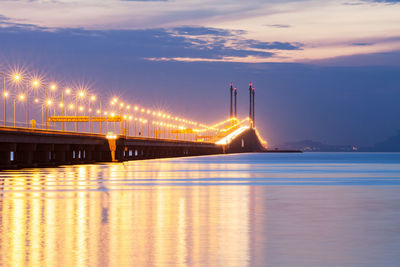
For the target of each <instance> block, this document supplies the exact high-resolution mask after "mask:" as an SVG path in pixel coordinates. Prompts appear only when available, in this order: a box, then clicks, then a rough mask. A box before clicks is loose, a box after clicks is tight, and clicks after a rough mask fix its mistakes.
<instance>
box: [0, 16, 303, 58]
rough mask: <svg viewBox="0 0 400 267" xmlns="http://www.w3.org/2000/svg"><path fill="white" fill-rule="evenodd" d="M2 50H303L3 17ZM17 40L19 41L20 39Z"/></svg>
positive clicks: (191, 33)
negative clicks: (40, 23)
mask: <svg viewBox="0 0 400 267" xmlns="http://www.w3.org/2000/svg"><path fill="white" fill-rule="evenodd" d="M0 25H3V27H2V28H0V36H1V39H2V40H5V41H4V42H3V43H2V48H3V49H4V50H7V49H9V50H12V49H13V47H15V48H17V47H19V46H21V43H19V42H16V40H19V39H20V38H22V37H21V36H24V37H23V38H24V39H25V40H24V41H23V43H29V44H30V48H31V49H39V50H43V49H59V50H60V51H65V50H67V51H68V50H73V49H76V50H80V49H89V47H91V46H92V47H93V49H96V50H99V51H104V53H108V54H116V55H118V54H120V53H122V54H124V55H125V57H126V58H135V59H141V60H159V61H168V60H178V61H242V60H243V59H246V58H249V57H250V58H254V57H255V58H265V59H267V58H273V57H275V56H277V55H278V53H279V51H286V50H299V49H301V47H302V44H299V43H288V42H279V41H273V42H260V41H257V40H253V39H247V38H246V37H245V35H246V32H245V31H242V30H226V29H220V28H207V27H195V26H190V27H189V26H185V27H176V28H157V29H145V30H84V29H64V28H46V27H37V26H34V25H30V24H19V23H14V22H9V20H8V19H7V18H4V17H0ZM16 37H18V38H17V39H16Z"/></svg>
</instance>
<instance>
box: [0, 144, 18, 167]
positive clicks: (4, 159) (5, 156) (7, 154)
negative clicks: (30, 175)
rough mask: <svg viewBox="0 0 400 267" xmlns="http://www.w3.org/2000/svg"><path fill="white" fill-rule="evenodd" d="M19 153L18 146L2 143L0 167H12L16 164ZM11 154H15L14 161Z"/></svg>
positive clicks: (0, 145) (0, 146)
mask: <svg viewBox="0 0 400 267" xmlns="http://www.w3.org/2000/svg"><path fill="white" fill-rule="evenodd" d="M16 151H17V144H13V143H0V166H10V165H11V164H13V163H14V162H15V159H16V158H15V156H16V153H15V152H16ZM11 152H13V156H14V159H13V161H12V160H11Z"/></svg>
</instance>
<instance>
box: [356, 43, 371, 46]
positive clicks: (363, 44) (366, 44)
mask: <svg viewBox="0 0 400 267" xmlns="http://www.w3.org/2000/svg"><path fill="white" fill-rule="evenodd" d="M351 45H354V46H370V45H374V43H352V44H351Z"/></svg>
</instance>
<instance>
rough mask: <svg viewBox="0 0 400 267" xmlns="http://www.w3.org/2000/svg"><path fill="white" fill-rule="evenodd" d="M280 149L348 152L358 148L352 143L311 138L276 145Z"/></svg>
mask: <svg viewBox="0 0 400 267" xmlns="http://www.w3.org/2000/svg"><path fill="white" fill-rule="evenodd" d="M276 148H279V149H281V150H291V149H294V150H301V151H316V152H317V151H319V152H350V151H357V150H358V148H357V147H356V146H352V145H328V144H324V143H321V142H316V141H312V140H303V141H298V142H289V143H285V144H282V145H279V146H276Z"/></svg>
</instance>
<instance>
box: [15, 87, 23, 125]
mask: <svg viewBox="0 0 400 267" xmlns="http://www.w3.org/2000/svg"><path fill="white" fill-rule="evenodd" d="M24 98H25V96H24V95H23V94H20V95H19V96H18V99H19V100H20V101H21V102H22V101H24ZM15 100H16V99H15V98H14V103H13V106H14V127H15Z"/></svg>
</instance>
